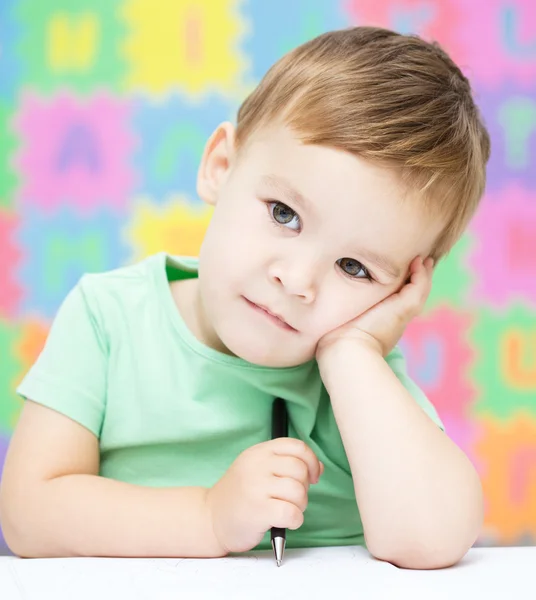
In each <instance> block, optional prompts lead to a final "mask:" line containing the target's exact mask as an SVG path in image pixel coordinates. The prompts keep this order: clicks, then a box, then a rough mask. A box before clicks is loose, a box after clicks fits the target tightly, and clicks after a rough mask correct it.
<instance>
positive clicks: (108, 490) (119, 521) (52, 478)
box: [0, 401, 224, 557]
mask: <svg viewBox="0 0 536 600" xmlns="http://www.w3.org/2000/svg"><path fill="white" fill-rule="evenodd" d="M98 472H99V445H98V440H97V438H96V437H95V436H94V435H93V434H92V433H91V432H90V431H88V430H87V429H86V428H84V427H82V426H81V425H79V424H78V423H76V422H75V421H72V420H71V419H69V418H68V417H66V416H64V415H62V414H60V413H58V412H56V411H54V410H51V409H49V408H46V407H43V406H41V405H39V404H36V403H34V402H31V401H26V403H25V405H24V408H23V411H22V415H21V418H20V421H19V423H18V425H17V428H16V431H15V433H14V435H13V438H12V440H11V445H10V448H9V451H8V455H7V458H6V464H5V468H4V473H3V476H2V482H1V488H0V518H1V523H2V529H3V533H4V537H5V539H6V541H7V543H8V545H9V547H10V548H11V550H12V551H13V552H14V553H15V554H18V555H20V556H26V557H50V556H123V557H129V556H133V557H134V556H181V557H205V556H206V557H209V556H210V557H214V556H222V555H223V554H224V553H223V552H222V550H221V547H220V546H219V544H218V542H217V540H216V538H215V536H214V533H213V530H212V526H211V521H210V518H209V515H208V509H207V507H206V503H205V497H206V494H207V491H208V490H206V489H205V488H194V487H191V488H167V489H164V488H160V489H159V488H146V487H140V486H136V485H131V484H128V483H123V482H119V481H114V480H111V479H105V478H103V477H99V476H98Z"/></svg>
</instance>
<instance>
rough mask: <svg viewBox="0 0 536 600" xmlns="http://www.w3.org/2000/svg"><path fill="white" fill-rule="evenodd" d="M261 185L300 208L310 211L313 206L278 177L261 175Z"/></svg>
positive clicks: (284, 180)
mask: <svg viewBox="0 0 536 600" xmlns="http://www.w3.org/2000/svg"><path fill="white" fill-rule="evenodd" d="M261 184H262V185H266V186H268V187H271V188H272V189H273V190H274V191H276V192H279V193H280V194H282V195H283V196H286V197H287V198H290V199H291V200H293V201H294V202H295V203H296V204H297V205H298V206H299V207H300V208H302V209H305V210H310V208H311V207H312V206H313V204H312V202H310V201H309V200H308V199H307V198H305V196H304V195H303V194H302V193H301V192H299V191H298V190H297V189H296V188H295V187H294V186H293V185H292V184H291V183H290V182H289V181H288V180H287V179H285V178H284V177H281V176H279V175H263V176H262V177H261Z"/></svg>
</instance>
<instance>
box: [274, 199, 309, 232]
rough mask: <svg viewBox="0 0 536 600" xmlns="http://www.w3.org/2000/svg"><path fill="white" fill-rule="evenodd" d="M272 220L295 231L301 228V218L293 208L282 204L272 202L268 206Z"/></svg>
mask: <svg viewBox="0 0 536 600" xmlns="http://www.w3.org/2000/svg"><path fill="white" fill-rule="evenodd" d="M268 208H269V210H270V215H271V216H272V219H273V220H274V221H275V222H276V223H277V224H278V225H283V226H284V227H288V229H292V230H294V231H298V230H299V228H300V225H301V224H300V217H299V215H298V213H296V212H295V211H294V210H292V208H290V207H289V206H287V205H286V204H283V203H282V202H270V203H269V205H268Z"/></svg>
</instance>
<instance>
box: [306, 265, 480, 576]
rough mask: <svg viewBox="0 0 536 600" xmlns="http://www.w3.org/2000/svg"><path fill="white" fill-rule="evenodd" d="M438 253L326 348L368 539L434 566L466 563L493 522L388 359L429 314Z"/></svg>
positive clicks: (324, 367)
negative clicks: (416, 320) (415, 321)
mask: <svg viewBox="0 0 536 600" xmlns="http://www.w3.org/2000/svg"><path fill="white" fill-rule="evenodd" d="M432 274H433V261H432V260H431V259H426V260H424V261H423V260H422V259H421V258H420V257H417V258H416V259H415V260H414V261H412V264H411V265H410V278H409V280H408V281H407V282H406V283H405V284H404V285H403V287H402V288H401V289H400V291H398V292H397V293H395V294H393V295H391V296H389V297H387V298H386V299H385V300H383V301H382V302H380V303H378V304H377V305H375V306H374V307H372V308H371V309H369V310H368V311H367V312H365V313H363V314H362V315H360V316H359V317H358V318H357V319H355V320H354V321H352V322H350V323H348V324H346V325H344V326H343V327H341V328H339V329H337V330H334V331H333V332H330V333H329V334H327V335H326V336H325V337H324V338H323V339H322V340H321V342H320V343H319V345H318V348H317V359H318V365H319V368H320V373H321V376H322V379H323V381H324V384H325V386H326V389H327V391H328V393H329V395H330V398H331V403H332V406H333V412H334V414H335V418H336V420H337V424H338V426H339V430H340V433H341V437H342V441H343V443H344V447H345V450H346V453H347V456H348V460H349V463H350V468H351V471H352V476H353V479H354V487H355V493H356V498H357V502H358V506H359V510H360V513H361V517H362V521H363V528H364V533H365V539H366V542H367V546H368V548H369V550H370V552H371V553H372V554H373V555H374V556H376V557H377V558H380V559H383V560H386V561H388V562H392V563H394V564H396V565H398V566H401V567H407V568H414V569H427V568H438V567H446V566H450V565H452V564H454V563H456V562H457V561H458V560H459V559H460V558H462V556H463V555H464V554H465V553H466V552H467V550H468V549H469V548H470V547H471V546H472V545H473V543H474V542H475V540H476V538H477V536H478V533H479V531H480V527H481V525H482V520H483V497H482V487H481V484H480V480H479V478H478V475H477V473H476V471H475V469H474V467H473V465H472V464H471V462H470V461H469V459H468V458H467V457H466V456H465V455H464V453H463V452H462V451H461V450H460V449H459V448H458V447H457V446H456V444H454V443H453V442H452V441H451V440H450V439H449V438H448V437H447V436H446V435H445V434H444V433H443V432H442V431H441V430H440V429H439V427H438V426H437V425H436V424H435V423H434V422H433V421H432V420H431V419H430V418H429V417H428V416H427V415H426V414H425V412H424V411H423V410H422V409H421V408H420V406H418V404H417V403H416V402H415V400H414V399H413V397H412V396H411V394H410V393H409V392H408V390H406V388H405V387H404V386H403V385H402V383H401V382H400V381H399V379H398V378H397V377H396V375H395V373H394V372H393V371H392V369H391V368H390V366H389V365H388V364H387V362H386V361H385V359H384V356H387V355H388V354H389V353H390V352H391V350H392V349H393V348H394V346H395V344H396V343H397V342H398V340H399V339H400V337H401V336H402V333H403V332H404V329H405V327H406V325H407V324H408V323H409V322H410V321H411V319H412V318H413V317H415V316H416V315H417V314H419V313H420V312H421V310H422V308H423V306H424V303H425V302H426V299H427V297H428V295H429V293H430V289H431V285H432Z"/></svg>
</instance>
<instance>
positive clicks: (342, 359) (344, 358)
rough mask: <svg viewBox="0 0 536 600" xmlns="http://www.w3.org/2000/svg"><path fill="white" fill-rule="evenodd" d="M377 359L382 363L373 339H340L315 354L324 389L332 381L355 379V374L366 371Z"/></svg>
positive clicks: (380, 350)
mask: <svg viewBox="0 0 536 600" xmlns="http://www.w3.org/2000/svg"><path fill="white" fill-rule="evenodd" d="M379 359H381V360H382V361H383V353H382V349H381V346H380V344H379V343H378V342H376V340H374V339H373V338H371V339H370V340H367V339H366V338H363V339H341V340H338V341H337V342H332V343H330V344H329V345H327V346H325V347H323V348H322V349H321V350H320V352H317V362H318V368H319V371H320V376H321V377H322V380H323V382H324V385H326V387H328V385H329V383H330V381H332V380H334V379H337V380H340V379H341V378H342V379H346V378H347V377H349V376H350V377H355V374H356V372H362V371H363V370H366V369H367V365H368V364H371V362H376V361H378V360H379ZM328 391H329V388H328Z"/></svg>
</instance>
